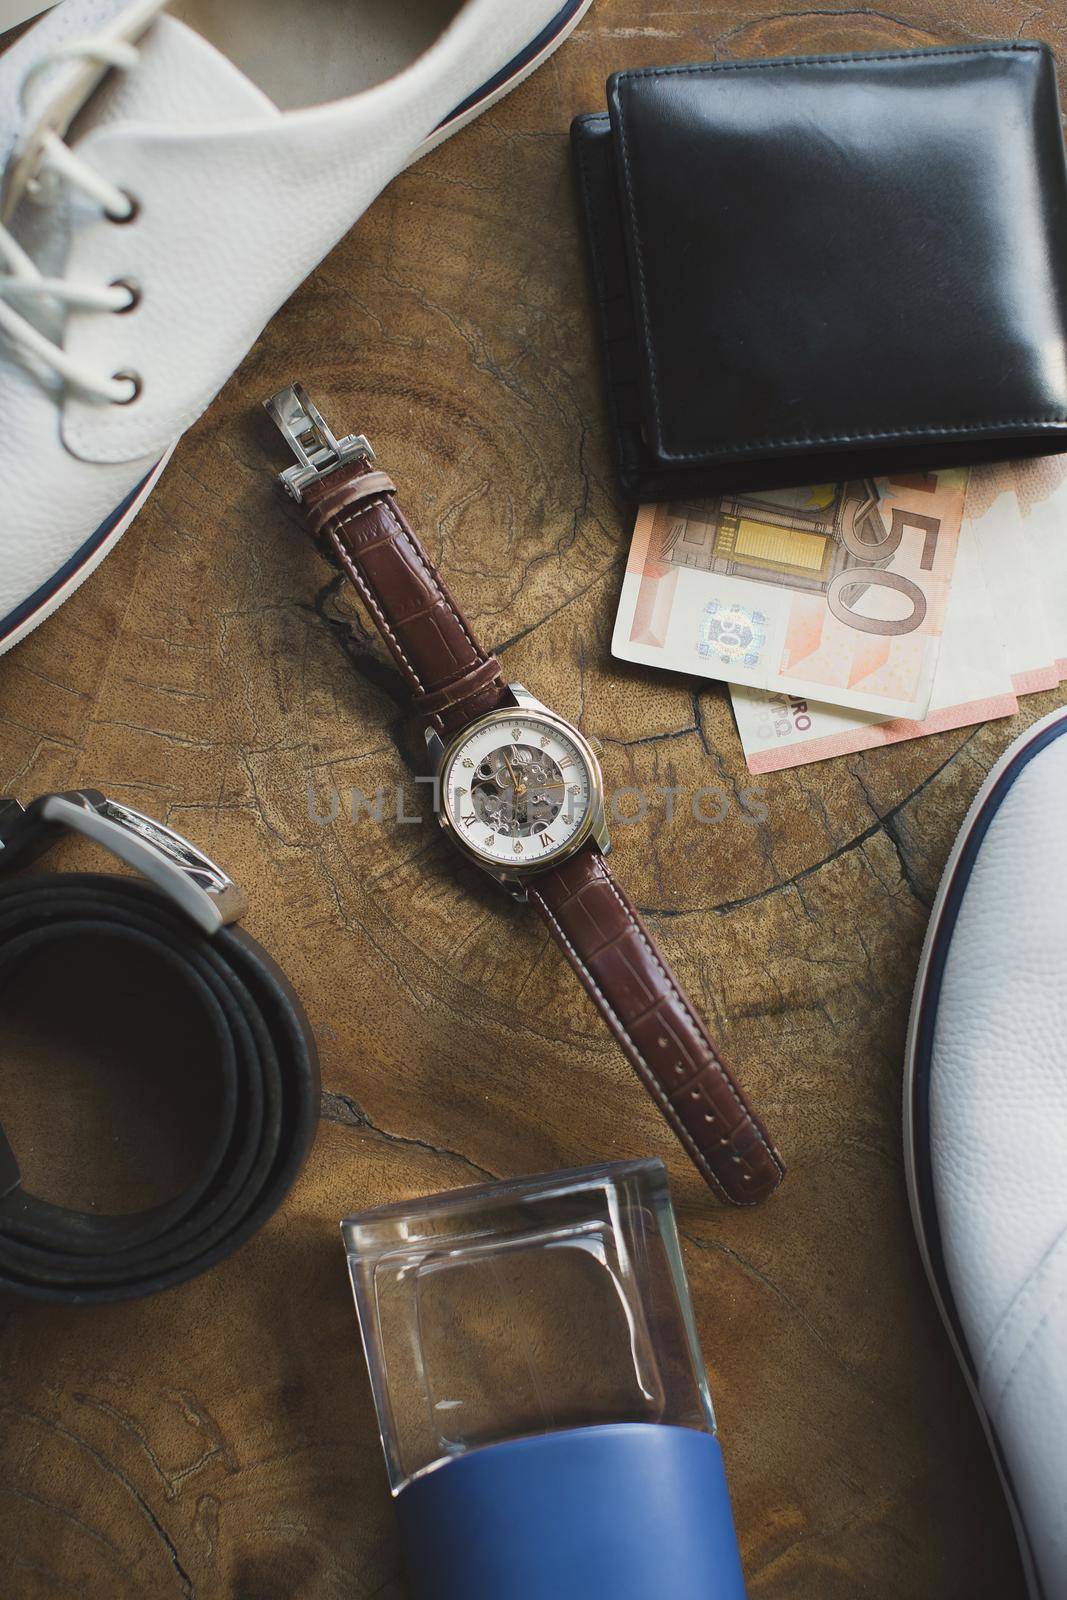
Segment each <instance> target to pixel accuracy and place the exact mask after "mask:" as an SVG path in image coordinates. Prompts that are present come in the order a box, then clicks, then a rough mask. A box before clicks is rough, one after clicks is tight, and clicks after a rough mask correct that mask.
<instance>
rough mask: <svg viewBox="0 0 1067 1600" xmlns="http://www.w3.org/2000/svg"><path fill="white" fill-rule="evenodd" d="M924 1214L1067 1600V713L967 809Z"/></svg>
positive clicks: (941, 907) (930, 1247)
mask: <svg viewBox="0 0 1067 1600" xmlns="http://www.w3.org/2000/svg"><path fill="white" fill-rule="evenodd" d="M904 1131H905V1160H906V1167H907V1173H908V1191H909V1197H910V1200H911V1208H912V1217H913V1220H914V1222H915V1229H916V1233H917V1235H918V1239H919V1245H920V1249H921V1251H922V1256H923V1261H924V1264H925V1266H926V1271H927V1274H928V1276H929V1279H930V1283H931V1286H932V1288H933V1291H934V1296H935V1298H936V1300H937V1303H938V1306H939V1308H940V1310H941V1315H942V1317H943V1318H944V1322H945V1326H946V1328H947V1329H948V1334H949V1338H950V1339H951V1340H952V1343H953V1346H954V1348H955V1351H956V1354H957V1356H958V1358H959V1361H960V1365H961V1366H962V1368H963V1371H964V1374H965V1376H966V1378H967V1382H968V1384H969V1386H970V1389H971V1394H972V1397H973V1399H974V1402H975V1405H976V1406H977V1407H978V1411H979V1415H980V1416H981V1418H982V1422H983V1425H984V1427H985V1431H986V1434H987V1436H988V1438H989V1442H990V1446H991V1448H992V1450H993V1454H994V1456H995V1458H996V1462H997V1466H998V1469H999V1471H1000V1475H1001V1479H1002V1481H1003V1484H1004V1488H1005V1491H1006V1493H1007V1496H1008V1500H1009V1503H1010V1505H1011V1509H1012V1515H1013V1518H1014V1521H1015V1528H1016V1532H1017V1534H1018V1538H1019V1546H1020V1549H1021V1551H1022V1555H1023V1561H1024V1565H1025V1568H1026V1573H1027V1580H1028V1582H1029V1585H1030V1592H1031V1594H1032V1595H1034V1596H1035V1597H1038V1596H1040V1597H1041V1600H1064V1597H1067V709H1063V710H1060V711H1055V712H1053V714H1052V715H1051V716H1049V717H1045V718H1044V719H1043V720H1042V721H1040V722H1037V723H1035V724H1034V726H1033V727H1032V728H1030V729H1029V731H1028V732H1027V733H1025V734H1023V735H1022V737H1021V738H1020V739H1017V740H1016V741H1015V743H1014V744H1013V745H1012V746H1011V747H1010V748H1009V749H1008V750H1007V751H1006V752H1005V753H1004V755H1003V756H1002V757H1001V759H1000V761H998V762H997V764H996V766H995V767H994V768H993V769H992V771H991V772H990V774H989V777H988V778H987V779H986V782H985V783H984V784H983V786H982V788H981V790H980V791H979V794H978V797H977V799H976V800H975V802H974V805H973V806H972V807H971V810H970V812H969V813H968V815H967V819H966V821H965V822H964V824H963V828H962V829H961V831H960V834H959V837H958V839H957V840H956V844H955V846H954V848H953V851H952V854H951V856H950V857H949V861H948V865H947V867H946V869H945V875H944V878H943V879H942V882H941V887H940V889H939V891H938V895H937V899H936V901H935V903H934V909H933V913H932V915H931V918H930V927H929V931H928V933H927V937H926V943H925V946H924V948H923V953H922V959H921V961H920V964H919V976H918V981H917V983H916V988H915V1000H914V1004H913V1006H912V1014H911V1024H910V1027H909V1033H908V1050H907V1059H906V1064H905V1080H904Z"/></svg>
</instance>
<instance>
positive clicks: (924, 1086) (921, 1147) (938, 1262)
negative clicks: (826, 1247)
mask: <svg viewBox="0 0 1067 1600" xmlns="http://www.w3.org/2000/svg"><path fill="white" fill-rule="evenodd" d="M1064 734H1067V709H1065V710H1064V711H1063V714H1062V717H1061V719H1060V720H1059V721H1058V722H1053V723H1051V724H1050V725H1049V726H1048V727H1045V728H1042V729H1041V731H1040V733H1038V734H1036V735H1035V736H1034V737H1033V738H1032V739H1031V740H1030V741H1029V743H1027V744H1024V745H1023V746H1022V747H1021V749H1019V750H1017V751H1016V753H1015V755H1014V756H1013V757H1012V759H1011V760H1010V761H1009V762H1008V765H1007V766H1006V767H1005V768H1004V771H1003V772H1002V773H1001V774H1000V777H999V778H998V779H997V781H996V783H995V784H994V785H993V787H992V789H991V790H990V791H989V794H988V795H987V796H986V798H985V802H984V803H983V805H982V808H981V810H980V811H979V813H978V815H977V816H976V817H975V819H974V821H973V822H972V823H971V828H970V833H969V834H968V836H967V841H966V843H965V844H964V846H963V849H962V850H961V851H960V855H959V859H958V860H957V862H956V865H955V868H954V870H953V874H952V880H951V882H950V884H949V887H948V891H947V893H946V895H945V900H944V904H943V906H942V910H941V920H940V922H939V924H938V928H937V933H936V934H935V936H934V944H933V949H932V950H931V952H930V961H929V965H928V967H927V970H926V976H925V980H924V983H923V992H922V999H921V1001H920V1003H919V1004H920V1011H919V1026H918V1029H917V1031H916V1037H915V1061H914V1072H913V1079H912V1137H913V1141H914V1147H915V1148H914V1155H915V1186H916V1189H917V1191H918V1195H919V1209H920V1211H921V1213H922V1218H923V1235H924V1238H925V1242H926V1250H927V1254H928V1256H929V1259H930V1269H931V1271H932V1272H933V1274H934V1277H935V1279H936V1280H937V1286H938V1292H939V1293H940V1296H941V1303H942V1305H943V1306H944V1308H945V1314H946V1315H947V1316H948V1317H949V1318H950V1319H951V1322H952V1328H953V1332H954V1334H955V1337H956V1344H957V1347H958V1348H959V1350H960V1351H961V1353H962V1355H963V1357H964V1359H965V1360H966V1362H967V1366H968V1369H969V1370H970V1373H971V1377H972V1380H973V1382H974V1385H975V1389H976V1390H977V1384H978V1378H977V1373H976V1371H975V1367H974V1363H973V1361H972V1360H971V1353H970V1350H969V1349H968V1346H967V1340H966V1338H965V1336H964V1333H963V1329H962V1327H961V1325H960V1321H959V1317H958V1316H957V1313H956V1303H955V1301H954V1299H953V1297H952V1290H951V1287H950V1285H949V1279H948V1273H947V1271H946V1269H945V1257H944V1251H943V1249H942V1246H941V1230H940V1228H939V1226H938V1221H937V1200H936V1197H935V1194H934V1180H933V1172H932V1170H931V1164H930V1060H931V1056H932V1053H933V1042H934V1027H935V1024H936V1021H937V1008H938V1001H939V1000H940V998H941V983H942V980H943V978H944V975H945V963H946V962H947V960H948V952H949V946H950V945H951V943H952V934H953V931H954V929H955V926H956V919H957V917H958V916H959V913H960V907H961V906H962V904H963V897H964V895H965V894H966V892H967V885H968V883H969V882H970V878H971V872H972V871H973V869H974V864H975V862H976V861H977V859H978V852H979V850H980V849H981V847H982V842H983V840H984V839H985V836H986V834H987V833H988V832H989V829H990V827H991V826H992V823H993V821H994V819H995V817H996V815H997V813H998V812H999V810H1000V807H1001V805H1002V804H1003V803H1004V801H1005V800H1006V799H1007V797H1008V794H1009V793H1010V792H1011V789H1012V786H1013V785H1014V783H1015V780H1016V778H1018V776H1019V774H1020V773H1021V772H1022V771H1023V769H1024V768H1025V767H1026V766H1028V765H1029V763H1030V762H1031V761H1032V760H1033V759H1034V757H1035V756H1036V755H1039V754H1040V752H1041V751H1042V750H1044V749H1045V748H1046V746H1047V745H1050V744H1051V743H1052V741H1053V740H1054V739H1059V738H1060V737H1061V736H1062V735H1064Z"/></svg>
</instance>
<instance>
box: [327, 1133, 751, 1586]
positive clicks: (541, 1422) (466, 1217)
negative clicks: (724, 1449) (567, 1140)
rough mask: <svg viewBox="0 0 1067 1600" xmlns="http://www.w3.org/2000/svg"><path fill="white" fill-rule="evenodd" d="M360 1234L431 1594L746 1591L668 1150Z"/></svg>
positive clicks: (351, 1242)
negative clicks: (660, 1156)
mask: <svg viewBox="0 0 1067 1600" xmlns="http://www.w3.org/2000/svg"><path fill="white" fill-rule="evenodd" d="M342 1232H343V1236H344V1241H345V1247H346V1249H347V1252H348V1263H349V1270H350V1272H351V1276H352V1285H353V1289H354V1291H355V1299H356V1308H357V1311H358V1314H359V1322H360V1329H361V1331H362V1335H363V1347H364V1351H365V1353H366V1357H367V1365H368V1367H369V1369H370V1378H371V1385H372V1388H373V1392H374V1400H375V1405H376V1407H377V1411H378V1421H379V1427H380V1429H381V1436H382V1444H383V1447H384V1450H385V1459H386V1464H387V1467H388V1471H389V1479H390V1483H391V1486H392V1490H393V1494H394V1496H395V1498H396V1501H397V1509H398V1514H399V1517H400V1521H401V1533H402V1538H403V1543H404V1547H405V1557H406V1561H407V1566H408V1574H409V1580H410V1585H411V1593H412V1596H413V1600H431V1597H432V1600H579V1597H581V1600H591V1597H594V1596H600V1595H606V1594H610V1595H611V1596H612V1600H661V1597H666V1596H668V1595H669V1596H670V1597H671V1600H688V1597H689V1596H692V1597H693V1600H697V1597H699V1600H743V1596H744V1584H743V1580H742V1576H741V1565H740V1559H739V1556H738V1550H737V1541H736V1537H735V1534H734V1528H733V1519H732V1516H731V1512H730V1503H729V1498H728V1494H727V1489H726V1479H725V1475H724V1471H723V1464H722V1454H721V1451H720V1448H719V1443H718V1440H717V1438H716V1435H715V1418H714V1413H713V1411H712V1405H711V1396H710V1394H709V1392H708V1385H707V1378H706V1376H705V1373H704V1365H703V1361H702V1358H701V1354H700V1347H699V1344H698V1341H697V1334H696V1328H695V1325H694V1321H693V1312H692V1306H691V1304H690V1300H689V1291H688V1287H687V1285H686V1281H685V1272H684V1268H683V1266H682V1259H681V1253H680V1250H679V1246H678V1235H677V1230H676V1228H675V1223H674V1213H673V1210H672V1208H671V1201H670V1194H669V1191H668V1188H667V1176H666V1170H665V1168H664V1167H663V1164H662V1163H661V1162H659V1161H630V1162H618V1163H613V1164H610V1165H606V1166H600V1167H588V1168H583V1169H581V1170H578V1171H572V1172H558V1173H551V1174H547V1175H545V1176H542V1177H535V1178H524V1179H519V1180H515V1181H512V1182H506V1183H494V1184H487V1185H485V1186H482V1187H477V1188H470V1189H459V1190H454V1191H452V1192H451V1193H448V1194H441V1195H432V1196H430V1197H428V1198H426V1199H422V1200H412V1201H408V1202H404V1203H402V1204H399V1205H391V1206H383V1207H380V1208H379V1209H377V1210H374V1211H367V1212H364V1213H362V1214H361V1215H358V1216H353V1217H349V1218H347V1219H346V1220H345V1222H343V1223H342Z"/></svg>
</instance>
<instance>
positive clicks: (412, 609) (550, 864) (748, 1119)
mask: <svg viewBox="0 0 1067 1600" xmlns="http://www.w3.org/2000/svg"><path fill="white" fill-rule="evenodd" d="M266 405H267V410H268V411H269V412H270V414H271V416H272V417H273V418H274V421H275V422H276V423H277V425H278V427H279V428H280V429H281V431H282V433H283V434H284V435H285V438H286V439H287V440H288V443H289V445H290V447H291V449H292V451H293V454H294V455H295V457H296V463H295V465H293V466H290V467H288V468H287V469H286V471H284V472H283V473H282V474H281V475H280V481H281V483H282V484H283V485H284V487H285V489H286V490H287V492H288V493H289V494H290V495H291V496H292V497H293V498H294V499H295V500H296V501H297V502H298V503H299V504H300V505H301V506H302V507H303V508H304V512H305V515H306V518H307V523H308V526H309V529H310V531H311V533H312V534H313V535H314V536H315V538H316V539H317V541H318V542H319V545H320V548H321V549H322V550H323V551H324V553H325V554H326V555H327V556H328V557H329V558H330V559H331V560H332V562H333V563H334V564H335V565H336V566H339V567H340V569H341V570H342V571H343V572H344V573H345V574H346V575H347V576H348V578H349V579H350V580H351V582H352V584H353V585H354V586H355V588H356V590H357V592H358V593H359V595H360V596H361V598H362V600H363V602H364V604H365V605H366V607H367V609H368V611H369V612H370V614H371V616H372V617H373V619H374V621H375V623H376V624H377V626H378V628H379V629H380V631H381V634H382V638H383V639H384V641H385V644H386V646H387V648H388V650H389V652H390V654H391V655H392V657H393V660H394V661H395V662H396V664H397V666H398V667H399V669H400V671H401V672H402V673H403V675H404V677H405V678H406V679H407V681H408V683H409V684H410V686H411V690H412V698H413V702H414V710H415V713H416V715H417V716H418V717H419V718H420V719H421V722H422V724H423V727H424V730H425V738H426V745H427V751H428V755H429V759H430V761H431V762H432V765H433V769H434V772H435V774H436V776H437V778H438V793H439V797H440V798H439V804H438V807H437V814H438V820H439V822H440V824H441V826H442V828H443V829H444V831H445V832H446V834H447V835H448V836H449V838H450V839H451V840H452V842H453V843H454V844H455V846H456V847H457V848H458V849H459V850H460V851H461V852H462V853H463V855H464V856H466V857H467V858H468V859H469V860H471V861H474V862H476V863H477V865H478V866H479V867H481V868H482V869H483V870H484V871H485V872H487V873H488V874H489V875H490V876H491V877H493V878H495V879H496V880H497V882H498V883H500V884H502V885H503V886H504V887H505V888H507V889H509V890H510V891H511V892H512V893H513V894H514V895H515V896H516V898H518V899H521V900H526V901H528V902H530V903H532V904H533V905H534V906H536V908H537V910H538V911H539V912H540V914H541V916H542V917H543V918H544V919H545V921H546V923H547V924H548V926H549V928H550V930H551V932H552V935H553V937H554V939H555V941H556V943H557V944H558V945H559V947H560V949H561V950H562V952H563V954H564V955H565V956H566V957H567V959H568V961H569V962H570V963H571V966H572V967H573V968H574V970H575V972H576V973H577V975H578V978H579V979H580V981H581V983H582V984H583V986H584V987H585V989H586V991H587V992H588V994H589V995H590V996H591V998H592V1000H593V1002H594V1004H595V1005H596V1006H597V1007H598V1008H599V1010H600V1012H601V1015H602V1016H603V1018H604V1020H605V1022H606V1023H607V1025H608V1027H609V1028H610V1029H611V1031H612V1033H613V1034H614V1035H615V1037H616V1039H617V1040H618V1042H619V1044H620V1045H621V1046H622V1048H623V1050H624V1051H625V1053H626V1055H627V1056H628V1058H629V1060H630V1062H631V1063H632V1065H633V1066H634V1068H635V1069H636V1071H637V1073H638V1076H639V1077H640V1078H641V1080H642V1082H643V1083H644V1085H645V1087H646V1089H647V1090H648V1091H649V1093H650V1094H651V1095H652V1097H653V1099H654V1100H655V1101H656V1103H657V1104H658V1105H659V1107H660V1110H661V1111H662V1113H663V1115H664V1117H665V1118H666V1119H667V1122H668V1123H669V1124H670V1126H671V1128H672V1129H673V1131H674V1133H675V1134H676V1135H677V1137H678V1139H679V1140H680V1141H681V1143H682V1145H683V1146H684V1148H685V1150H686V1151H687V1153H688V1154H689V1156H690V1157H691V1159H692V1161H693V1162H694V1163H695V1165H696V1167H697V1168H698V1170H699V1171H700V1173H701V1175H702V1176H703V1178H704V1179H705V1181H706V1182H707V1183H708V1185H709V1187H710V1188H711V1189H712V1190H713V1191H714V1193H715V1194H716V1195H717V1196H718V1197H719V1198H720V1199H721V1200H725V1201H728V1202H730V1203H731V1204H734V1205H751V1204H755V1203H756V1202H757V1201H759V1200H762V1199H763V1198H764V1197H765V1196H766V1195H768V1194H770V1193H771V1191H772V1190H774V1189H775V1188H777V1186H778V1184H779V1183H780V1182H781V1180H782V1177H783V1176H784V1168H783V1166H782V1162H781V1160H780V1158H779V1156H778V1153H777V1151H776V1150H775V1149H774V1146H773V1144H772V1143H771V1141H770V1139H769V1138H768V1136H767V1133H766V1131H765V1129H764V1128H763V1125H762V1124H761V1122H760V1120H759V1118H758V1117H757V1116H756V1114H755V1112H754V1111H753V1110H752V1109H751V1107H750V1106H749V1104H748V1102H747V1101H746V1099H745V1097H744V1095H743V1094H742V1092H741V1090H740V1088H739V1087H738V1086H737V1084H736V1083H735V1082H734V1080H733V1078H732V1076H731V1075H730V1072H729V1071H728V1069H727V1068H726V1066H725V1064H724V1063H723V1061H722V1059H721V1057H720V1056H719V1054H718V1051H717V1050H716V1049H715V1046H714V1044H713V1043H712V1040H711V1038H710V1036H709V1034H708V1032H707V1029H706V1028H705V1027H704V1024H703V1023H702V1022H701V1020H700V1018H699V1016H698V1015H697V1013H696V1011H695V1009H694V1007H693V1006H692V1004H691V1003H690V1001H689V1000H688V999H687V998H686V996H685V994H684V992H683V990H682V988H681V985H680V984H679V983H678V980H677V979H676V978H675V976H674V974H673V973H672V972H671V969H670V967H669V966H668V965H667V962H666V960H665V959H664V957H663V955H662V953H661V952H660V950H659V949H658V948H657V945H656V943H655V940H654V939H653V937H652V935H651V934H650V933H649V931H648V929H647V928H646V927H645V925H644V923H643V922H642V921H641V918H640V917H639V916H638V914H637V911H636V910H635V908H634V906H633V904H632V902H631V901H630V899H629V897H628V896H627V895H626V893H625V892H624V891H623V890H622V889H621V888H620V886H619V884H618V883H617V882H616V880H615V877H614V875H613V873H612V872H611V869H610V867H609V866H608V864H607V861H606V859H605V857H606V856H607V853H608V849H609V839H608V830H607V824H606V820H605V811H604V786H603V779H602V777H601V772H600V764H599V762H598V761H597V758H596V755H595V753H594V751H593V749H592V747H591V746H590V743H589V741H588V740H587V739H586V738H585V737H584V735H583V734H582V733H581V732H580V731H579V730H578V729H577V728H575V727H573V726H572V725H571V724H570V723H569V722H567V721H565V719H564V718H563V717H560V716H558V715H557V714H556V713H555V712H554V711H551V710H550V709H549V708H548V707H547V706H545V705H542V704H541V702H540V701H539V700H537V699H535V698H534V696H533V695H532V694H530V693H529V691H528V690H527V689H525V688H523V686H522V685H521V684H518V683H508V682H507V681H506V679H505V677H504V672H503V669H502V667H501V665H500V662H499V661H498V660H497V659H496V657H495V656H493V655H492V654H491V653H489V652H488V651H486V650H485V649H483V647H482V646H481V645H480V644H479V643H478V642H477V640H476V639H475V637H474V635H473V633H472V631H471V629H470V627H469V625H468V623H467V622H466V620H465V618H464V616H463V614H462V612H461V611H460V609H459V607H458V606H457V605H456V602H455V601H454V599H453V598H452V596H451V594H450V593H449V591H448V589H447V588H446V587H445V584H444V583H443V581H442V579H441V576H440V574H439V573H438V572H437V571H436V569H435V567H434V565H433V563H432V562H431V561H430V559H429V557H428V556H427V554H426V552H425V551H424V550H423V548H422V546H421V545H420V544H419V542H418V540H417V538H416V537H415V535H414V533H413V532H412V530H411V528H410V527H409V526H408V524H407V522H406V521H405V519H404V517H403V515H402V514H401V512H400V510H399V508H398V506H397V503H396V498H395V497H396V485H395V484H394V483H393V481H392V479H391V478H390V477H389V476H388V475H387V474H386V473H385V472H382V471H381V470H380V469H379V468H378V466H377V464H376V461H375V456H374V452H373V450H372V449H371V447H370V445H369V444H368V443H367V440H366V439H365V438H364V437H363V436H362V435H348V436H346V437H345V438H342V439H337V438H336V437H335V436H334V434H333V433H332V432H331V431H330V429H329V428H328V427H327V425H326V423H325V422H324V421H323V418H322V416H321V415H320V413H319V412H318V411H317V410H316V408H315V406H314V405H313V404H312V402H311V400H310V399H309V398H308V395H307V393H306V391H305V390H304V388H303V387H302V385H300V384H293V385H292V386H291V387H290V388H288V389H283V390H282V391H281V392H280V393H279V394H276V395H275V396H274V397H273V398H272V399H271V400H268V401H267V402H266Z"/></svg>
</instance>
